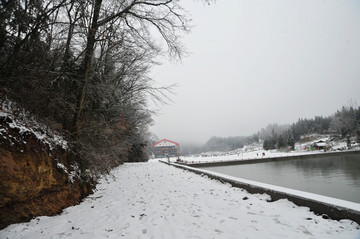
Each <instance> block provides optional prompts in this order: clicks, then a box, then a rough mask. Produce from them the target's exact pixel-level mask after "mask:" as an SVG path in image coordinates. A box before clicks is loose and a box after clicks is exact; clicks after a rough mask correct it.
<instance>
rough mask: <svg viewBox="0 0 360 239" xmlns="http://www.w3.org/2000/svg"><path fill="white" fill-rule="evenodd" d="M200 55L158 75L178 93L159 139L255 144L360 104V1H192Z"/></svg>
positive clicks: (161, 120)
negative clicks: (267, 133)
mask: <svg viewBox="0 0 360 239" xmlns="http://www.w3.org/2000/svg"><path fill="white" fill-rule="evenodd" d="M184 2H185V4H184V7H185V8H186V9H187V10H188V11H189V12H190V13H191V18H192V19H193V21H192V23H191V24H192V25H194V28H193V29H192V32H191V33H190V34H189V35H186V36H184V39H183V42H184V44H185V45H186V48H187V50H188V51H189V52H191V54H190V55H189V56H188V57H186V58H184V59H183V60H182V62H181V63H173V62H172V63H171V62H169V61H167V60H166V59H163V60H162V63H163V64H162V65H161V66H157V67H155V68H154V69H153V71H152V74H151V75H152V77H153V78H154V80H155V81H156V82H157V83H158V84H159V85H170V84H173V83H176V84H177V85H178V87H177V88H176V89H175V91H176V95H174V96H171V98H172V100H173V103H171V104H169V105H166V106H158V107H155V106H152V108H153V109H157V110H159V115H158V116H154V120H155V122H154V125H153V126H152V127H151V128H150V130H151V132H153V133H154V134H155V135H157V136H158V137H159V138H160V139H162V138H167V139H170V140H174V141H177V142H179V143H199V144H200V143H205V142H206V141H207V140H208V139H209V138H210V137H211V136H222V137H224V136H246V135H251V134H253V133H256V132H257V131H258V130H260V129H261V128H264V127H266V126H267V125H268V124H270V123H279V124H287V123H293V122H296V121H297V120H298V119H299V118H313V117H314V116H316V115H322V116H328V115H330V114H333V113H335V111H336V110H337V109H340V108H341V107H342V106H343V105H349V102H350V100H352V101H353V102H357V105H359V104H360V1H359V0H358V1H351V0H344V1H341V0H334V1H330V0H323V1H320V0H319V1H318V0H271V1H270V0H217V2H216V3H215V4H212V5H210V6H207V5H204V4H202V3H201V1H190V0H186V1H184Z"/></svg>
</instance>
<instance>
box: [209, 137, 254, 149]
mask: <svg viewBox="0 0 360 239" xmlns="http://www.w3.org/2000/svg"><path fill="white" fill-rule="evenodd" d="M257 142H259V136H258V134H254V135H252V136H235V137H217V136H213V137H211V138H210V139H209V140H208V141H207V142H206V144H205V145H204V147H203V148H202V151H204V152H209V151H220V152H226V151H231V150H234V149H238V148H242V147H244V146H245V145H249V144H252V143H257Z"/></svg>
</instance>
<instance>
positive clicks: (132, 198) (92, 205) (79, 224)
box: [0, 161, 360, 239]
mask: <svg viewBox="0 0 360 239" xmlns="http://www.w3.org/2000/svg"><path fill="white" fill-rule="evenodd" d="M112 174H113V177H107V178H103V179H102V180H101V182H100V184H99V185H98V187H97V191H96V192H95V193H94V194H93V195H91V196H89V197H88V198H86V199H85V201H84V202H82V203H81V204H80V205H78V206H74V207H70V208H67V209H65V210H64V212H63V213H62V214H61V215H58V216H55V217H38V218H35V219H33V220H32V221H31V222H28V223H21V224H14V225H11V226H9V227H7V228H5V229H4V230H2V231H0V238H80V239H81V238H86V239H88V238H206V239H207V238H356V236H360V234H359V233H360V231H359V230H360V229H359V225H358V224H356V223H355V222H352V221H350V220H341V221H334V220H329V219H324V218H322V217H321V216H316V215H315V214H313V213H312V212H310V211H309V208H306V207H298V206H296V205H294V204H293V203H291V202H289V201H288V200H279V201H276V202H271V203H270V202H267V201H266V200H267V199H269V196H268V195H265V194H264V195H261V194H249V193H247V192H246V191H243V190H241V189H239V188H233V187H231V186H230V185H228V184H222V183H220V182H218V181H215V180H210V179H209V178H207V177H206V176H203V177H202V176H200V175H197V174H194V173H191V172H188V171H184V170H181V169H177V168H174V167H170V166H168V165H165V164H162V163H159V162H156V161H154V162H150V163H140V164H125V165H124V166H121V167H119V168H117V169H116V170H113V172H112Z"/></svg>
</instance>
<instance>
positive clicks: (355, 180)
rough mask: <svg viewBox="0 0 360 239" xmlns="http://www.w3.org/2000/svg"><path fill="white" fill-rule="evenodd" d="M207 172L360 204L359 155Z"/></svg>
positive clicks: (245, 166)
mask: <svg viewBox="0 0 360 239" xmlns="http://www.w3.org/2000/svg"><path fill="white" fill-rule="evenodd" d="M206 170H210V171H215V172H219V173H223V174H227V175H231V176H235V177H239V178H245V179H250V180H254V181H259V182H264V183H268V184H273V185H278V186H283V187H288V188H293V189H298V190H302V191H306V192H312V193H317V194H321V195H325V196H330V197H335V198H340V199H344V200H348V201H353V202H357V203H360V155H359V154H357V155H346V156H337V155H335V156H334V155H332V156H331V155H329V156H328V157H322V158H306V159H294V160H285V161H276V162H266V163H258V164H243V165H233V166H220V167H208V168H206Z"/></svg>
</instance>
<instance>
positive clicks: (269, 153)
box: [171, 149, 324, 164]
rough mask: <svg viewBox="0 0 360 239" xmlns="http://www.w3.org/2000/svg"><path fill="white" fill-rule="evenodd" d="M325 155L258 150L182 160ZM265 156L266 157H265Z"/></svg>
mask: <svg viewBox="0 0 360 239" xmlns="http://www.w3.org/2000/svg"><path fill="white" fill-rule="evenodd" d="M319 153H324V152H323V151H319V150H314V151H300V150H298V151H290V152H281V151H278V150H267V151H266V150H262V149H258V150H255V151H250V152H243V153H241V152H240V153H236V154H231V153H229V154H222V155H210V156H189V157H181V160H183V161H184V163H188V164H191V163H206V162H225V161H234V160H245V159H261V158H275V157H277V158H281V157H289V156H296V155H306V154H319ZM263 154H264V155H263ZM175 160H176V158H172V159H171V161H175Z"/></svg>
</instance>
